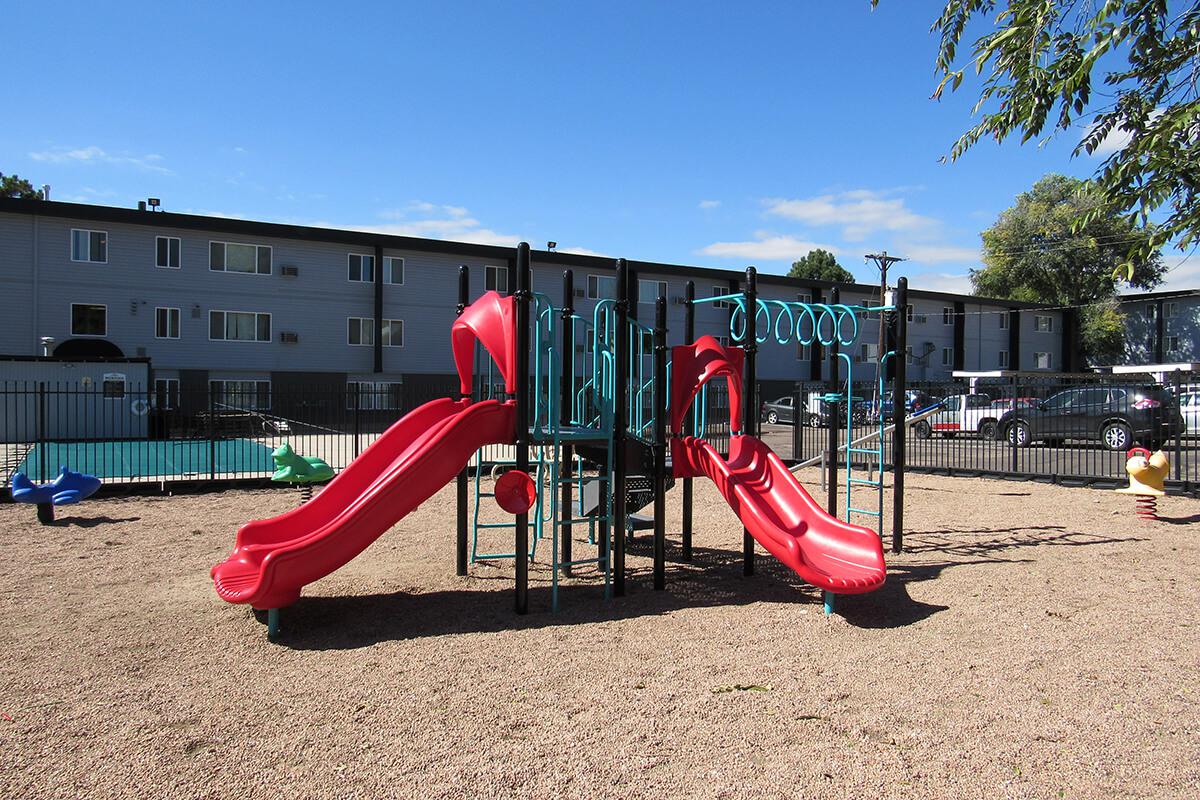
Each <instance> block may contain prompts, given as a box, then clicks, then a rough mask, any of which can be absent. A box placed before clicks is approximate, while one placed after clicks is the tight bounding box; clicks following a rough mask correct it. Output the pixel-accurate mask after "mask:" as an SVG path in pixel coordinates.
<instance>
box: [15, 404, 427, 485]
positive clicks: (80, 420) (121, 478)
mask: <svg viewBox="0 0 1200 800" xmlns="http://www.w3.org/2000/svg"><path fill="white" fill-rule="evenodd" d="M448 394H449V392H448V391H446V389H445V388H444V387H434V386H428V385H423V386H419V387H409V386H406V385H404V384H402V383H390V384H372V383H349V384H347V385H345V386H344V387H337V388H331V387H328V386H325V387H322V386H317V387H307V388H295V389H283V390H281V389H280V388H278V387H272V386H271V384H269V383H267V382H228V381H226V382H214V383H212V384H210V385H209V386H208V387H207V388H205V387H201V388H199V389H198V390H196V391H188V390H186V389H184V390H181V389H180V387H179V385H178V384H177V383H174V382H162V381H160V382H158V383H157V384H156V386H155V387H151V388H147V387H143V386H134V385H124V384H123V385H120V386H102V387H95V386H82V385H79V384H55V383H48V382H47V383H35V382H27V383H20V382H9V383H6V384H0V453H2V454H3V464H2V467H3V470H2V475H0V481H2V483H0V485H2V486H7V485H8V483H9V482H10V481H11V476H12V474H13V473H14V472H16V471H18V470H19V471H23V472H25V473H26V474H27V475H28V476H29V477H30V478H31V479H33V480H35V481H44V480H48V479H52V478H53V477H54V476H55V474H56V473H57V472H58V470H59V468H60V467H67V468H69V469H71V470H75V471H80V472H86V473H89V474H93V475H96V476H97V477H100V478H101V479H102V480H104V481H106V482H109V483H136V482H174V481H204V480H210V481H211V480H230V479H246V478H269V477H270V476H271V474H272V473H273V472H274V471H275V467H274V462H273V461H272V459H271V452H272V451H273V450H274V449H275V448H277V447H279V446H280V445H281V444H283V443H284V442H287V443H289V444H290V445H291V447H292V449H293V450H294V451H295V452H296V453H298V454H300V455H302V456H315V457H317V458H320V459H322V460H323V461H326V462H327V463H329V464H330V465H331V466H333V467H334V468H335V469H341V468H343V467H345V466H346V465H347V464H348V463H350V461H352V460H353V459H354V458H355V457H357V456H358V454H359V453H360V452H362V450H364V449H365V448H366V447H368V446H369V445H370V444H371V443H372V442H373V441H375V439H376V438H378V436H379V434H380V433H382V432H383V431H384V430H385V429H386V428H387V427H388V426H389V425H391V424H392V423H393V422H395V421H396V420H397V419H399V418H400V417H401V416H403V415H404V414H405V413H407V412H408V411H411V410H412V409H414V408H416V407H417V406H419V405H421V404H422V403H425V402H428V401H429V400H433V399H435V398H437V397H445V396H447V395H448Z"/></svg>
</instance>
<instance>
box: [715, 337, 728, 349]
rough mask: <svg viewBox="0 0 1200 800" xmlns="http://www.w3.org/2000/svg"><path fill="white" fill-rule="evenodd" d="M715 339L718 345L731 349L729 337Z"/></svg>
mask: <svg viewBox="0 0 1200 800" xmlns="http://www.w3.org/2000/svg"><path fill="white" fill-rule="evenodd" d="M715 338H716V340H717V344H719V345H721V347H729V337H728V336H717V337H715Z"/></svg>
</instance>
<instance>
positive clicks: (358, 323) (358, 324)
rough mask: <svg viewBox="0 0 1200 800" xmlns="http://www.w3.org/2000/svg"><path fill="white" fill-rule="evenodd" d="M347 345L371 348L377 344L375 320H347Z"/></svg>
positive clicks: (367, 318)
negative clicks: (370, 346)
mask: <svg viewBox="0 0 1200 800" xmlns="http://www.w3.org/2000/svg"><path fill="white" fill-rule="evenodd" d="M346 344H353V345H363V346H369V345H373V344H375V320H374V319H372V318H371V317H350V318H348V319H347V320H346Z"/></svg>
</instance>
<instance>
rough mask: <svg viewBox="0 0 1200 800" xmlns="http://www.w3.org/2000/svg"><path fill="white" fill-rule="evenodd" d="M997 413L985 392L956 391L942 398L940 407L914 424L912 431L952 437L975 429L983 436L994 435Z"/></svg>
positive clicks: (997, 420) (924, 434) (924, 435)
mask: <svg viewBox="0 0 1200 800" xmlns="http://www.w3.org/2000/svg"><path fill="white" fill-rule="evenodd" d="M998 422H999V414H998V413H996V411H994V410H993V408H992V398H991V397H990V396H988V395H986V394H955V395H950V396H949V397H947V398H946V399H944V400H943V401H942V410H941V411H938V412H937V413H936V414H933V415H932V416H930V417H929V418H928V419H923V420H921V421H920V422H918V423H917V424H916V425H914V426H913V433H915V434H916V435H917V436H918V437H920V438H922V439H928V438H929V437H930V436H932V435H933V434H935V433H938V434H941V435H942V436H944V437H946V438H947V439H953V438H954V437H955V436H957V435H958V434H960V433H978V434H979V435H980V436H982V437H983V438H985V439H994V438H995V437H996V430H997V423H998Z"/></svg>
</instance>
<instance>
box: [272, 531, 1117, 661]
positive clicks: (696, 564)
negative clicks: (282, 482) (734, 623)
mask: <svg viewBox="0 0 1200 800" xmlns="http://www.w3.org/2000/svg"><path fill="white" fill-rule="evenodd" d="M1039 532H1045V535H1042V534H1040V533H1039ZM964 539H966V541H964ZM1129 541H1141V539H1140V538H1138V537H1132V536H1131V537H1125V538H1113V537H1105V536H1095V535H1091V534H1083V533H1075V532H1071V531H1066V530H1064V529H1063V528H1062V527H1061V526H1054V525H1050V526H1044V527H1039V528H1027V527H1024V528H998V529H992V530H978V529H972V530H952V529H945V530H938V531H930V532H923V533H912V534H909V535H908V536H907V537H906V542H907V543H911V546H909V547H906V552H908V553H914V554H915V553H923V552H937V553H941V554H943V555H945V556H947V557H948V558H946V559H945V560H941V561H937V562H933V563H924V564H906V563H896V562H895V561H894V560H893V562H892V563H890V564H889V566H888V580H887V583H885V584H884V585H883V587H881V588H880V589H879V590H878V591H875V592H871V593H869V594H864V595H843V596H840V597H838V598H837V605H836V613H837V614H839V615H840V616H842V617H843V618H844V619H845V620H846V621H848V622H849V623H850V624H852V625H855V626H857V627H861V628H897V627H904V626H906V625H912V624H914V623H916V622H920V621H922V620H924V619H927V618H929V617H931V616H933V615H934V614H937V613H938V612H940V611H945V610H947V609H948V608H949V606H942V605H935V604H930V603H922V602H920V601H917V600H914V599H912V597H910V596H909V593H908V585H909V584H910V583H914V582H921V581H928V580H934V579H936V578H937V577H938V576H939V575H940V574H941V572H942V571H943V570H945V569H947V568H949V567H959V566H970V565H972V564H1018V563H1027V562H1029V561H1031V560H1032V559H1018V558H1001V557H999V555H1000V551H1004V550H1010V549H1013V548H1019V547H1032V546H1042V545H1058V546H1071V547H1079V546H1084V545H1093V544H1112V543H1117V542H1129ZM627 552H628V554H629V556H630V558H632V559H636V561H635V563H634V564H633V565H631V568H630V569H629V571H628V573H629V574H628V578H627V579H626V594H625V596H624V597H621V598H616V599H614V600H611V601H606V600H605V599H604V586H603V577H602V576H601V575H600V574H599V573H598V572H597V571H596V570H595V569H594V568H584V569H581V570H579V571H578V572H577V573H576V574H577V576H578V577H579V578H580V580H579V581H575V580H572V581H569V582H566V583H560V585H559V589H558V609H559V610H558V611H557V612H555V613H551V611H550V599H551V598H550V585H549V581H550V571H549V569H547V567H546V565H545V564H544V563H535V564H532V565H531V566H530V587H529V614H527V615H525V616H518V615H516V614H515V613H514V612H513V591H512V585H513V583H512V576H511V574H510V573H509V571H508V570H507V568H504V567H500V566H497V565H493V564H488V563H481V564H476V565H474V566H473V567H472V568H471V575H470V576H468V577H466V578H463V579H462V582H463V588H461V589H451V590H443V591H434V592H425V593H420V594H408V593H405V592H395V593H390V594H372V595H352V596H344V597H302V598H301V599H300V601H299V602H298V603H296V604H295V605H294V606H291V607H289V608H286V609H284V610H283V611H282V613H281V636H280V640H279V641H280V644H282V645H284V646H286V647H290V648H292V649H295V650H350V649H356V648H360V647H370V646H371V645H373V644H377V643H379V642H387V641H395V640H403V639H415V638H421V637H426V636H447V635H455V634H463V633H495V632H499V631H506V630H514V631H519V630H533V629H541V628H547V627H554V626H569V625H587V624H596V623H604V622H609V621H614V620H622V619H632V618H637V617H646V616H658V615H661V614H668V613H671V612H673V611H678V610H682V609H689V608H706V607H716V606H744V605H750V604H753V603H775V604H778V603H789V604H796V603H799V604H803V605H808V606H812V607H814V608H815V609H819V608H820V607H821V603H822V595H821V592H820V591H819V590H817V589H815V588H813V587H812V586H809V585H808V584H806V583H804V582H803V581H801V580H800V579H799V578H798V577H797V576H796V575H795V574H794V573H793V572H792V571H791V570H788V569H787V568H785V567H784V566H782V565H781V564H780V563H779V562H777V561H776V560H775V559H773V558H771V557H770V556H769V555H766V554H765V553H763V552H762V550H761V549H760V550H759V551H758V557H757V558H756V560H755V574H754V576H753V577H749V578H747V577H745V576H743V575H742V554H741V551H740V550H739V551H734V550H717V549H711V548H702V547H696V548H693V560H692V562H691V563H683V562H682V561H681V560H680V557H681V552H680V550H679V545H678V543H677V542H669V543H668V548H667V562H668V563H667V588H666V591H663V592H655V591H653V590H652V589H651V579H652V578H651V569H652V567H651V565H650V563H649V562H648V560H647V558H648V557H649V556H650V552H651V551H650V541H649V539H648V538H645V537H643V538H641V539H639V540H638V541H637V542H636V543H633V544H630V545H628V548H627ZM584 581H586V582H584Z"/></svg>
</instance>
